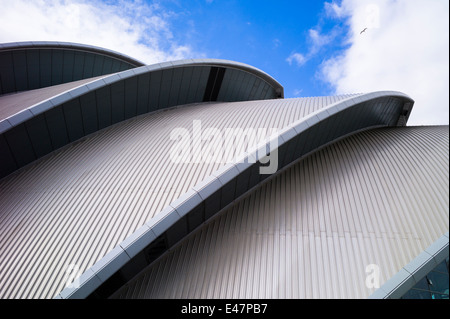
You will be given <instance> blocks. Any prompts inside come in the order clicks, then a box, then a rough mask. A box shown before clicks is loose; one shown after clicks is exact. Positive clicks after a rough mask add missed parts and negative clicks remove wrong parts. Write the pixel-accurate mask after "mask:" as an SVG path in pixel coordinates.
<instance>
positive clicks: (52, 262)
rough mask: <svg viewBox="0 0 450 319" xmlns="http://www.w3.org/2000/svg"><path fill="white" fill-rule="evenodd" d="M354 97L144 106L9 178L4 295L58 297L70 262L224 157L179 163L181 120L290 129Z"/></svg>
mask: <svg viewBox="0 0 450 319" xmlns="http://www.w3.org/2000/svg"><path fill="white" fill-rule="evenodd" d="M349 97H351V96H341V97H333V98H331V99H330V98H328V99H326V98H304V99H292V100H289V99H287V100H267V101H250V102H233V103H205V104H199V105H193V106H191V107H183V108H175V109H171V110H170V111H166V112H160V113H154V114H148V115H142V116H140V117H137V118H134V119H131V120H128V121H125V122H121V123H118V124H116V125H114V126H111V127H109V128H106V129H104V130H102V131H100V132H97V133H95V134H93V135H90V136H89V137H88V138H86V139H84V140H80V141H79V142H77V143H74V144H71V145H68V146H66V147H64V148H62V149H61V150H60V151H58V152H55V153H52V154H50V155H48V156H47V157H46V158H43V159H42V160H38V161H36V162H34V163H33V164H31V165H29V166H28V167H25V168H24V169H22V170H20V171H17V172H16V173H13V174H11V175H9V176H7V177H6V178H4V179H2V180H0V202H1V203H2V205H1V208H0V211H1V213H0V216H1V219H0V229H1V231H0V242H1V245H2V250H1V253H0V254H1V255H0V266H1V267H0V295H1V297H2V298H52V297H54V296H55V295H56V294H57V293H59V292H60V291H61V290H62V289H63V288H64V287H65V285H66V281H67V275H68V274H67V269H68V266H69V265H72V264H75V265H77V267H79V270H80V271H81V272H84V271H85V270H86V269H88V268H90V267H91V266H93V265H94V264H95V262H96V261H98V260H100V259H101V258H102V257H104V256H105V255H106V254H107V253H108V252H109V251H111V250H112V249H113V248H114V247H116V246H117V245H118V244H120V243H121V242H122V241H123V240H124V239H125V238H127V237H128V236H129V235H131V234H132V233H133V232H134V231H135V230H137V229H138V228H140V227H141V226H143V225H144V224H145V223H146V222H147V221H149V220H150V219H151V218H152V217H153V216H155V215H156V214H158V213H159V212H160V211H161V210H162V209H163V208H164V207H166V206H167V205H168V204H169V203H171V202H172V201H173V200H175V199H176V198H177V197H179V196H180V195H181V194H183V193H185V192H187V191H188V190H189V189H190V188H191V187H193V186H194V185H196V184H198V183H199V182H200V181H202V180H203V179H205V178H206V177H208V176H210V175H211V174H212V173H213V172H214V171H216V170H217V169H218V168H219V167H220V166H221V164H220V163H219V164H216V163H211V164H174V163H172V162H171V161H170V160H169V157H168V156H169V151H170V146H171V144H170V140H169V136H170V131H171V130H172V129H173V128H175V127H184V128H186V129H189V130H191V131H192V122H193V120H201V121H202V125H203V127H205V128H206V127H216V128H218V129H225V128H226V127H240V128H246V127H253V128H258V127H276V128H280V129H281V128H283V127H286V126H288V125H289V124H291V123H293V122H294V121H296V120H299V119H301V118H303V117H305V116H307V115H308V114H310V113H313V112H315V111H317V110H319V109H320V108H323V107H325V106H326V105H328V103H332V102H337V101H339V100H345V99H348V98H349ZM280 110H281V112H280ZM218 114H220V116H218Z"/></svg>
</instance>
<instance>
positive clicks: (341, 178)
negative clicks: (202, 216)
mask: <svg viewBox="0 0 450 319" xmlns="http://www.w3.org/2000/svg"><path fill="white" fill-rule="evenodd" d="M448 133H449V128H448V126H443V127H396V128H378V129H373V130H369V131H364V132H360V133H358V134H355V135H352V136H348V137H346V138H343V139H341V140H339V141H337V142H336V143H333V144H330V145H328V146H326V147H324V148H322V149H321V150H319V151H317V152H314V153H312V154H310V155H309V156H307V157H304V158H303V159H301V160H300V161H298V162H296V163H294V164H293V165H291V166H289V167H288V168H287V169H285V170H283V171H280V172H278V173H277V174H275V175H273V176H271V177H270V178H269V179H267V180H266V181H265V182H264V183H262V184H260V185H259V186H257V187H256V188H254V189H253V190H251V191H250V192H249V193H247V194H245V195H244V196H242V197H241V198H239V199H237V200H236V201H235V202H233V203H231V204H230V205H229V206H228V207H225V208H224V209H223V210H222V211H221V212H219V213H218V214H217V215H216V216H215V217H213V218H211V219H210V220H209V221H207V222H206V223H205V224H203V225H201V226H200V227H199V228H198V229H196V230H195V231H194V232H192V233H191V235H188V236H187V237H186V238H184V239H183V240H181V241H180V242H179V243H178V244H176V245H174V246H173V247H172V248H171V249H170V250H169V251H167V252H165V253H164V254H163V255H161V256H160V257H159V258H158V259H156V260H155V261H154V262H153V263H152V264H150V265H149V266H148V267H147V268H146V269H145V270H144V271H142V272H141V273H139V274H138V275H137V276H136V277H135V278H133V279H131V280H130V281H129V282H127V283H125V285H124V286H123V287H121V288H120V289H118V291H117V292H116V293H115V294H114V295H113V298H163V299H164V298H182V299H196V298H202V299H210V298H212V299H214V298H218V299H220V298H225V299H234V298H239V299H273V298H294V299H304V298H306V299H309V298H327V299H329V298H333V299H334V298H338V299H340V298H344V299H346V298H349V299H353V298H367V297H368V296H369V295H371V293H372V292H374V288H371V287H370V286H366V280H367V277H368V275H369V274H370V273H368V272H367V270H366V269H367V268H366V267H367V266H369V265H377V266H378V267H379V274H380V285H382V288H384V287H385V286H384V285H383V284H384V283H386V282H387V281H388V280H389V279H390V278H391V277H393V276H394V275H396V274H397V272H398V271H399V270H400V269H402V267H404V266H405V265H407V264H408V263H409V262H410V261H411V260H413V259H414V258H415V257H416V256H418V255H419V254H420V253H421V252H422V251H423V250H424V249H426V248H427V247H428V246H429V245H430V244H432V243H434V242H435V241H436V240H437V239H438V238H440V237H441V236H442V234H445V233H446V234H447V235H446V236H445V235H444V238H443V241H444V242H445V241H446V245H445V247H447V248H446V249H447V251H446V253H447V256H448V227H449V226H448V219H449V197H448V196H449V180H448V169H449V153H448V150H449V148H448V147H449V139H448V138H449V136H448ZM439 249H441V248H440V247H438V249H436V247H434V248H431V249H427V250H429V254H427V255H428V256H429V257H430V256H431V258H432V256H434V255H436V253H439ZM420 261H422V262H423V259H422V260H420ZM390 288H392V287H390ZM385 289H387V287H386V288H385Z"/></svg>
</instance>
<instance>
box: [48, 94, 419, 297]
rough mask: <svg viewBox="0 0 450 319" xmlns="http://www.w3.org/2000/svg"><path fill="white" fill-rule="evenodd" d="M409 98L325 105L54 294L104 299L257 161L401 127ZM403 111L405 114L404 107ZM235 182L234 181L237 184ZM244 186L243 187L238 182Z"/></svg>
mask: <svg viewBox="0 0 450 319" xmlns="http://www.w3.org/2000/svg"><path fill="white" fill-rule="evenodd" d="M413 104H414V101H413V100H412V99H411V98H409V97H408V96H407V95H405V94H403V93H399V92H392V91H382V92H374V93H369V94H364V95H359V96H356V97H351V98H348V99H346V100H343V101H339V102H337V103H334V104H331V105H329V106H328V107H326V108H324V109H321V110H319V111H316V112H314V113H312V114H310V115H308V116H307V117H305V118H303V119H301V120H298V121H296V122H294V123H292V124H291V125H289V126H288V127H286V128H285V129H283V130H281V131H280V132H278V133H277V134H276V135H275V136H273V137H271V138H270V140H269V141H266V142H264V143H262V144H260V145H258V146H256V147H254V148H253V149H251V150H249V151H248V152H247V153H245V154H243V155H241V156H240V157H238V158H236V160H235V161H234V163H229V164H227V165H225V166H223V167H222V168H220V169H219V170H218V171H216V172H215V173H213V174H212V175H210V176H209V177H207V178H206V179H205V180H203V181H201V182H200V183H199V184H197V185H195V186H194V187H192V188H191V189H190V190H188V191H187V192H186V193H185V194H183V195H182V196H180V197H179V198H178V199H176V200H175V201H173V202H172V203H171V204H169V205H168V206H167V207H166V208H164V209H163V210H162V211H161V212H160V213H158V214H157V215H156V216H155V217H154V218H152V219H151V220H149V221H148V222H147V223H146V224H145V225H144V226H142V227H141V228H139V229H138V230H137V231H136V232H134V233H133V234H132V235H130V236H129V237H127V238H126V239H125V240H124V241H123V242H122V243H120V244H119V245H117V246H116V247H115V248H114V249H113V250H112V251H110V252H109V253H108V254H107V255H106V256H105V257H103V258H102V259H100V260H99V261H98V262H96V263H95V264H94V265H93V266H92V267H91V268H89V269H87V270H86V271H85V272H84V273H83V274H82V275H81V277H80V278H79V280H78V283H79V285H78V286H75V287H73V286H71V287H66V288H65V289H64V290H63V291H62V292H61V293H60V294H58V295H57V296H56V297H55V298H88V297H99V298H104V297H107V296H109V295H111V294H112V293H113V292H114V290H115V289H118V288H119V287H120V286H122V285H123V284H125V283H126V282H127V281H129V280H130V279H131V278H133V277H134V276H135V275H136V274H137V273H138V272H139V271H141V270H142V269H143V268H145V267H146V266H148V265H149V264H150V263H152V262H153V261H154V260H156V259H157V258H158V257H159V256H160V255H162V254H163V253H164V252H165V251H167V250H168V249H170V247H172V246H173V245H174V244H175V243H177V242H178V241H179V240H181V239H182V238H184V237H185V236H186V235H187V234H189V233H190V232H191V231H193V230H194V229H196V228H197V227H198V226H200V225H201V224H203V223H204V222H206V220H207V219H208V218H210V217H211V216H213V215H215V214H217V213H218V212H219V211H221V210H222V209H224V208H225V207H227V206H228V205H230V204H232V203H233V202H234V201H235V200H236V199H238V198H239V197H241V196H242V195H244V194H245V193H247V192H248V191H249V190H251V189H252V188H254V187H255V186H257V185H259V184H260V183H262V182H263V181H264V180H266V179H267V177H268V176H269V174H272V173H275V172H269V174H267V173H262V172H261V168H263V167H264V165H262V163H267V162H268V161H267V160H268V159H269V163H270V161H271V160H272V159H270V154H272V153H275V152H276V154H277V169H276V170H275V171H277V170H278V171H279V170H280V169H281V168H284V167H287V166H289V165H291V164H293V163H294V162H295V161H297V160H299V159H301V158H302V157H304V156H306V155H308V154H310V153H311V152H314V151H316V150H317V149H319V148H321V147H323V146H325V145H327V144H330V143H332V142H333V141H336V140H337V139H339V138H342V137H344V136H347V135H350V134H353V133H356V132H359V131H361V130H366V129H369V128H374V127H380V126H402V125H404V124H403V120H401V117H402V116H408V115H409V113H410V111H411V108H412V106H413ZM405 110H406V111H407V112H406V111H405ZM239 181H240V182H239ZM244 185H245V186H244Z"/></svg>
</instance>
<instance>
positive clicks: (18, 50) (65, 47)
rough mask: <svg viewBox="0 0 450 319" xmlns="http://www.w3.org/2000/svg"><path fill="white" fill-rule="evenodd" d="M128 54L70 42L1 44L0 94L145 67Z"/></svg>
mask: <svg viewBox="0 0 450 319" xmlns="http://www.w3.org/2000/svg"><path fill="white" fill-rule="evenodd" d="M143 65H144V63H142V62H140V61H137V60H136V59H133V58H131V57H129V56H126V55H124V54H121V53H118V52H115V51H112V50H107V49H103V48H99V47H95V46H91V45H85V44H78V43H70V42H15V43H3V44H0V95H2V94H6V93H12V92H19V91H27V90H33V89H38V88H43V87H47V86H52V85H58V84H62V83H67V82H72V81H78V80H82V79H86V78H92V77H96V76H100V75H106V74H111V73H116V72H120V71H124V70H129V69H132V68H136V67H140V66H143Z"/></svg>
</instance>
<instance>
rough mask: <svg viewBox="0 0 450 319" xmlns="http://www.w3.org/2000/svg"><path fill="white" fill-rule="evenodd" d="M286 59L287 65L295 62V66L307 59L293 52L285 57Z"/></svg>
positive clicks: (300, 64)
mask: <svg viewBox="0 0 450 319" xmlns="http://www.w3.org/2000/svg"><path fill="white" fill-rule="evenodd" d="M286 61H287V62H288V63H289V65H292V64H293V63H295V64H296V65H297V66H302V65H303V64H305V63H306V61H308V59H307V58H306V57H305V56H304V55H303V54H301V53H297V52H294V53H292V54H291V55H290V56H288V57H287V59H286Z"/></svg>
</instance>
